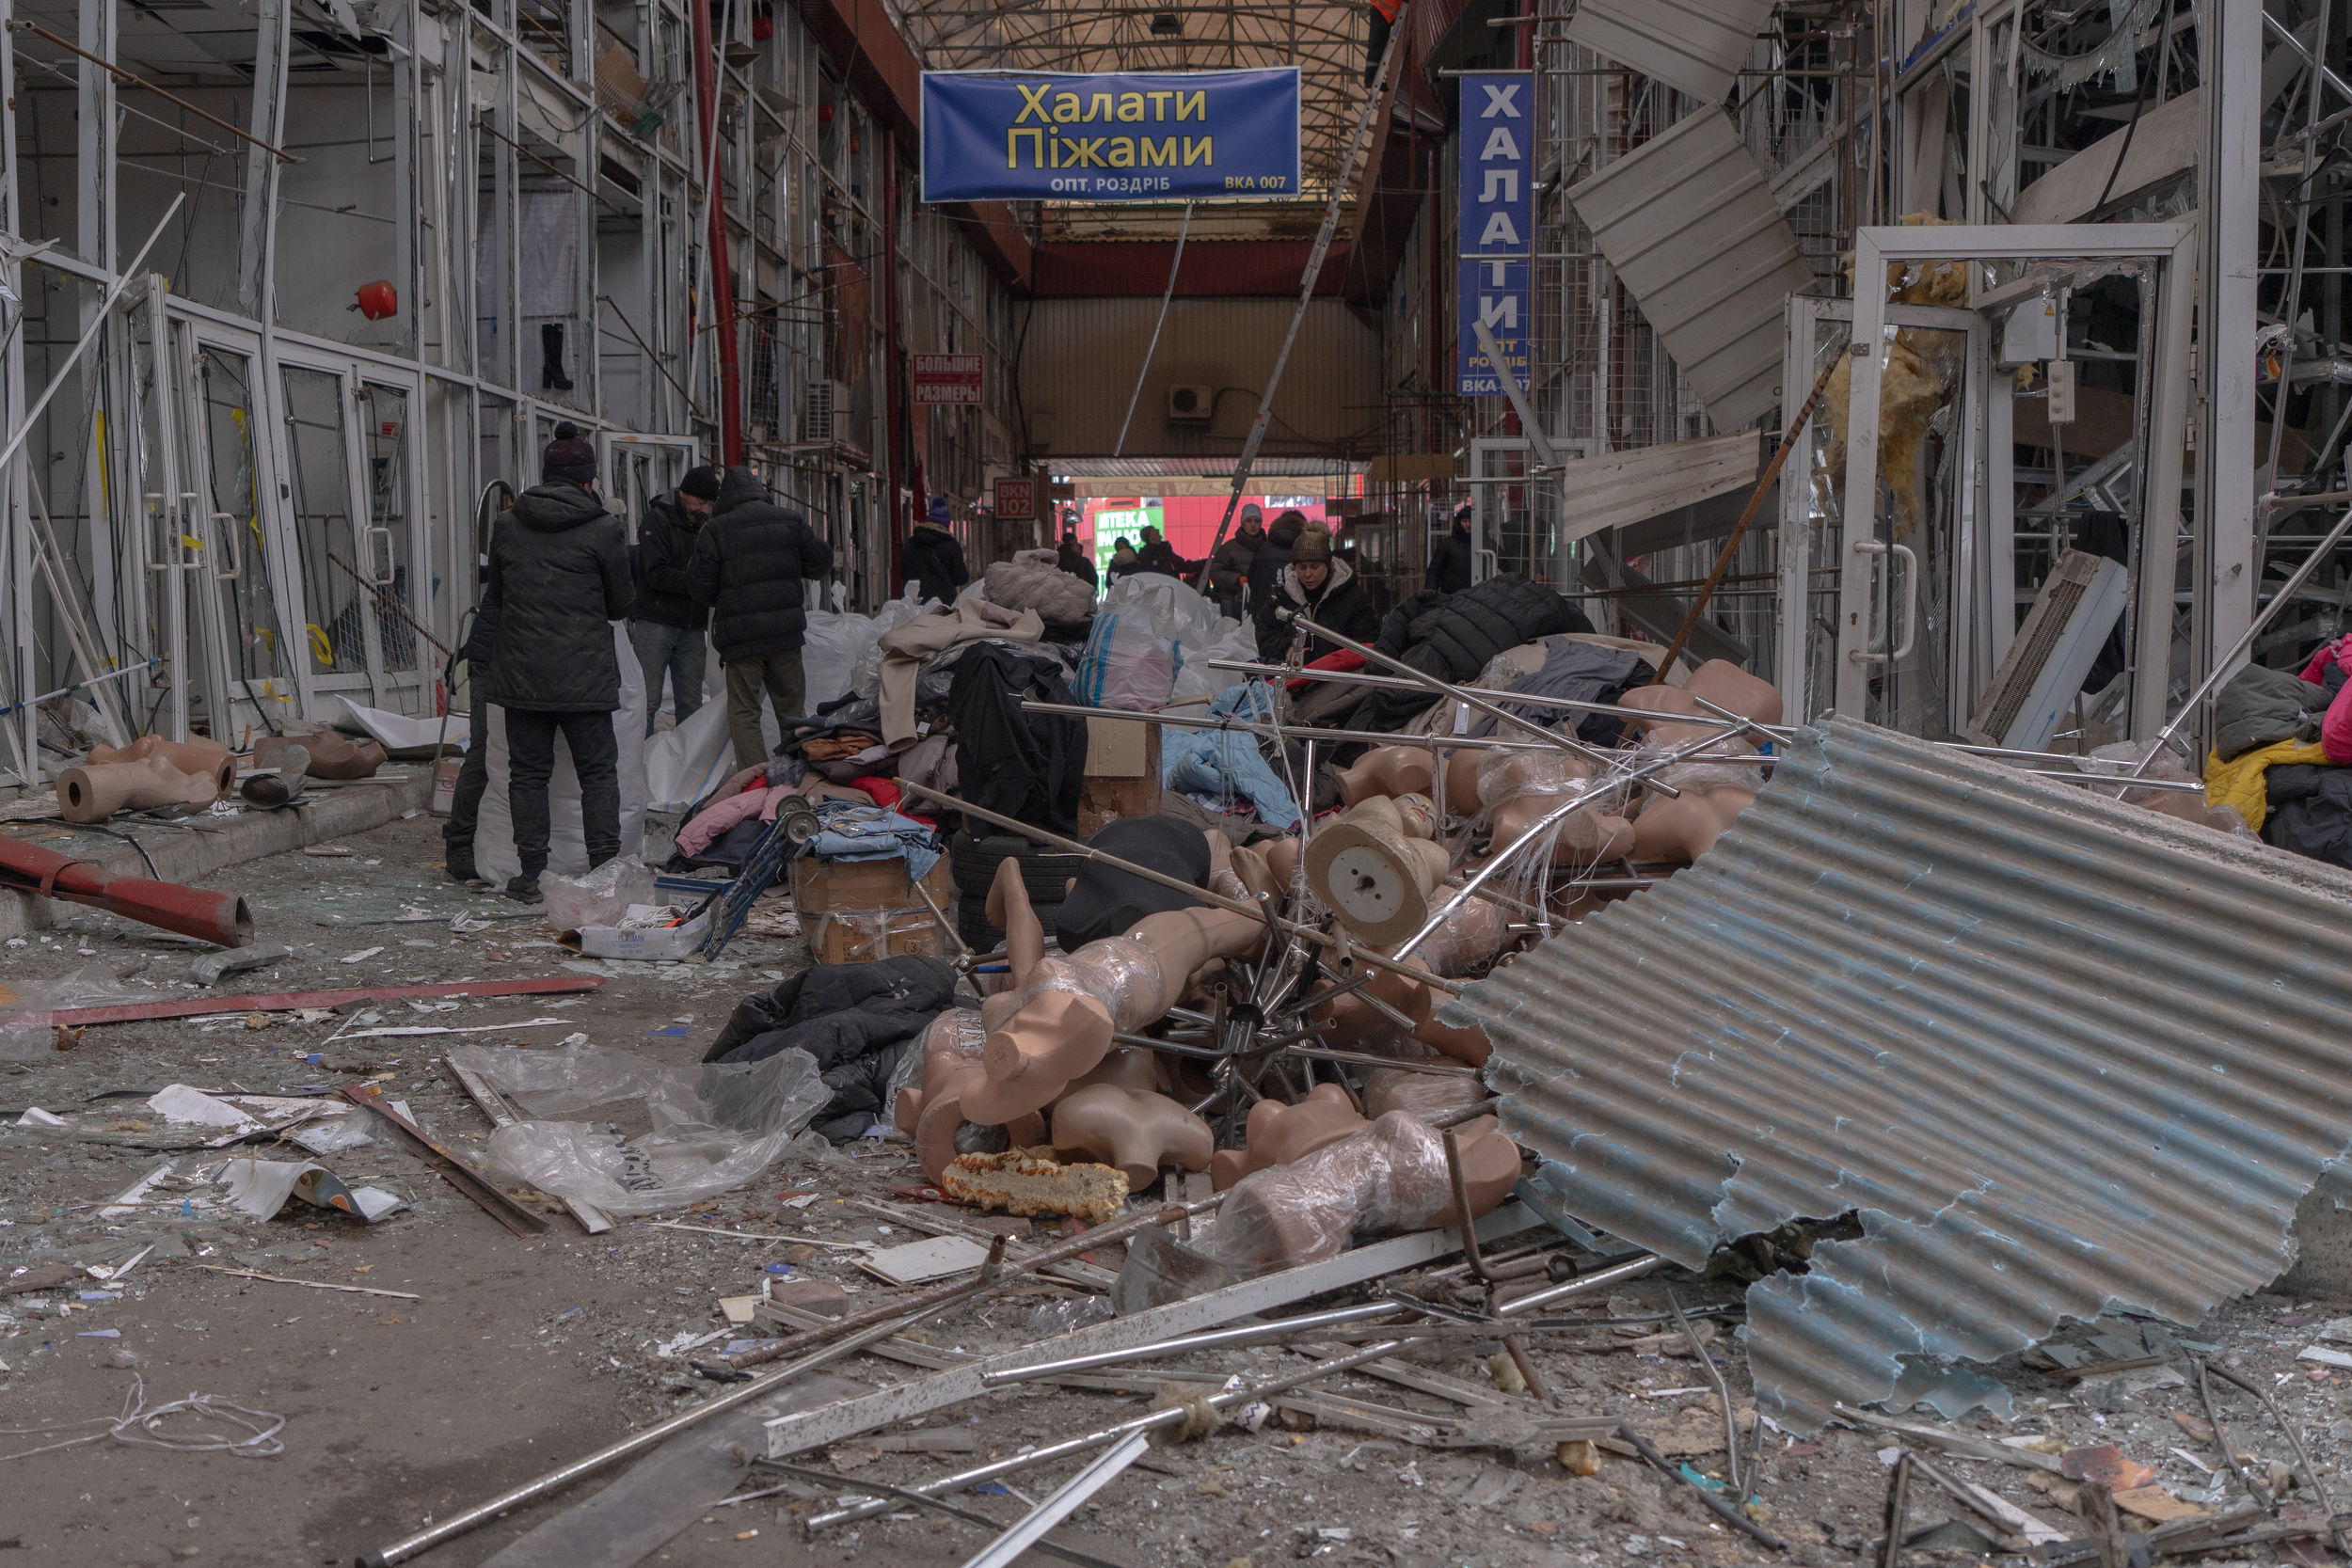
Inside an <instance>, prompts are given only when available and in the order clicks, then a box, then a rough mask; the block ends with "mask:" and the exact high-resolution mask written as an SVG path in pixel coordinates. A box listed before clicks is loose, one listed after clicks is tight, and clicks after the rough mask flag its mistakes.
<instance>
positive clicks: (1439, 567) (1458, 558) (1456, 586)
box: [1422, 501, 1474, 594]
mask: <svg viewBox="0 0 2352 1568" xmlns="http://www.w3.org/2000/svg"><path fill="white" fill-rule="evenodd" d="M1473 575H1474V568H1473V566H1472V563H1471V561H1470V502H1468V501H1464V502H1462V504H1461V505H1459V506H1457V507H1455V508H1454V527H1453V528H1452V529H1451V530H1449V531H1447V533H1446V536H1445V537H1444V538H1442V539H1440V540H1438V545H1437V548H1435V549H1433V550H1431V551H1430V552H1429V576H1428V579H1427V580H1426V581H1425V582H1424V583H1423V584H1422V586H1423V587H1426V588H1434V589H1436V590H1437V591H1438V593H1440V594H1459V593H1460V592H1461V591H1462V590H1463V589H1465V588H1468V587H1469V586H1470V578H1471V577H1472V576H1473Z"/></svg>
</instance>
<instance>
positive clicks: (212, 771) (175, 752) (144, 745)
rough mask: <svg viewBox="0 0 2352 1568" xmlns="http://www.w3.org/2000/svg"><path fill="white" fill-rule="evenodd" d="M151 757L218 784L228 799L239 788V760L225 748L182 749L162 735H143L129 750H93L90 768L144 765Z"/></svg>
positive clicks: (193, 747)
mask: <svg viewBox="0 0 2352 1568" xmlns="http://www.w3.org/2000/svg"><path fill="white" fill-rule="evenodd" d="M149 757H161V758H163V759H164V760H165V761H166V762H167V763H169V764H171V766H172V767H174V768H178V769H180V771H181V772H183V773H193V774H195V775H196V776H197V777H198V778H199V779H202V778H210V779H213V780H215V781H217V783H218V785H219V789H218V794H219V795H227V794H228V793H229V792H230V790H231V789H233V788H235V787H236V783H237V763H236V758H235V757H233V756H232V755H230V752H229V751H228V750H227V749H226V748H224V747H215V746H199V745H196V744H194V743H192V742H191V743H189V744H186V745H183V744H181V743H180V742H179V741H176V740H166V739H165V738H164V737H163V736H159V735H143V736H139V737H138V738H137V739H136V740H134V741H133V742H131V744H129V745H128V746H93V747H91V748H90V749H89V757H88V759H87V765H88V766H90V767H93V768H95V767H103V766H104V765H105V764H107V763H111V762H145V761H146V760H147V759H148V758H149Z"/></svg>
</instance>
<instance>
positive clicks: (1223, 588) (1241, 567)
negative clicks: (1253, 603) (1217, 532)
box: [1209, 501, 1265, 621]
mask: <svg viewBox="0 0 2352 1568" xmlns="http://www.w3.org/2000/svg"><path fill="white" fill-rule="evenodd" d="M1264 543H1265V514H1264V513H1263V512H1262V511H1260V510H1259V509H1258V503H1257V502H1256V501H1251V502H1250V503H1249V504H1248V506H1245V507H1243V508H1242V509H1241V521H1240V523H1239V524H1237V525H1236V526H1235V527H1234V530H1233V536H1232V538H1231V539H1228V540H1226V541H1225V543H1223V544H1222V545H1219V546H1217V547H1216V549H1215V550H1213V551H1211V552H1210V554H1209V596H1210V597H1211V598H1213V599H1215V600H1216V608H1217V609H1218V610H1222V611H1224V612H1225V613H1226V614H1228V615H1231V616H1232V618H1233V619H1234V620H1236V621H1246V620H1248V618H1249V566H1250V562H1254V561H1256V560H1257V559H1258V546H1261V545H1263V544H1264Z"/></svg>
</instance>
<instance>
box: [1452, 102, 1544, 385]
mask: <svg viewBox="0 0 2352 1568" xmlns="http://www.w3.org/2000/svg"><path fill="white" fill-rule="evenodd" d="M1460 81H1461V84H1462V119H1461V130H1460V132H1459V135H1460V137H1461V154H1462V155H1461V163H1460V181H1459V186H1458V199H1457V201H1456V202H1455V206H1456V208H1457V209H1458V210H1459V212H1460V214H1461V223H1460V234H1459V243H1458V255H1459V265H1457V266H1456V267H1455V269H1454V293H1455V296H1456V298H1457V301H1458V305H1459V315H1460V321H1459V323H1458V326H1457V330H1456V332H1455V334H1454V379H1455V382H1456V390H1457V391H1458V392H1459V393H1460V394H1461V395H1462V396H1464V397H1495V396H1500V395H1501V394H1502V389H1503V385H1502V376H1501V375H1500V374H1499V373H1498V372H1497V370H1496V367H1495V366H1494V365H1492V364H1491V363H1489V362H1488V360H1487V358H1486V350H1485V349H1484V348H1482V347H1481V346H1479V341H1478V324H1479V323H1480V322H1484V323H1486V330H1487V331H1489V332H1491V333H1492V334H1494V339H1495V346H1496V347H1497V348H1499V349H1501V350H1502V357H1503V362H1504V364H1505V365H1506V366H1507V367H1508V368H1509V369H1510V371H1511V372H1512V374H1513V375H1514V376H1515V377H1516V378H1517V379H1518V384H1519V386H1520V388H1522V389H1524V388H1526V386H1527V374H1528V366H1529V360H1530V358H1531V356H1530V354H1529V346H1530V344H1531V342H1532V341H1533V340H1534V332H1535V320H1534V312H1533V311H1532V310H1531V309H1529V307H1530V304H1531V300H1532V295H1531V294H1530V292H1529V291H1530V287H1531V285H1532V283H1533V281H1534V278H1533V277H1532V274H1533V271H1534V264H1533V263H1534V243H1535V189H1534V185H1535V135H1536V129H1535V77H1534V73H1533V72H1532V71H1478V72H1476V73H1473V74H1470V75H1465V76H1463V77H1461V78H1460Z"/></svg>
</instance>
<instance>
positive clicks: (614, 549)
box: [483, 436, 636, 900]
mask: <svg viewBox="0 0 2352 1568" xmlns="http://www.w3.org/2000/svg"><path fill="white" fill-rule="evenodd" d="M539 471H540V474H541V476H542V478H543V479H544V481H545V483H541V484H539V485H537V486H535V487H534V488H532V489H529V490H526V491H524V492H523V493H522V494H521V495H520V496H518V497H516V500H515V505H514V509H513V510H512V511H510V512H508V513H507V514H506V515H505V517H504V518H503V519H501V522H500V524H499V528H498V531H497V532H496V533H495V534H494V535H492V537H491V540H490V580H489V584H488V586H487V588H486V589H485V592H484V594H483V598H484V602H485V604H487V603H489V602H490V601H492V600H495V601H496V602H497V604H498V614H497V618H496V624H495V631H494V633H493V635H494V637H495V639H496V648H495V650H494V652H493V653H492V655H491V658H490V685H489V690H488V691H487V693H485V695H486V696H487V697H488V699H489V701H491V702H492V703H495V704H497V705H499V706H500V707H501V708H502V709H504V710H505V715H506V796H507V807H508V810H509V811H510V812H511V813H512V815H513V817H514V823H515V854H516V859H517V860H519V861H520V862H521V863H522V865H521V874H520V875H519V876H517V877H516V878H515V879H514V880H512V881H510V882H508V883H507V884H506V894H507V896H508V897H510V898H519V899H526V900H528V899H535V898H537V897H538V896H539V874H540V873H541V872H543V871H545V870H546V869H547V865H548V777H549V776H550V775H551V774H552V773H553V772H554V771H555V737H556V736H557V735H558V734H561V735H562V736H564V745H565V747H566V748H568V749H569V750H570V752H571V755H572V770H573V772H574V773H576V774H577V775H578V776H579V779H580V828H581V832H582V836H583V837H584V838H585V839H586V840H587V849H588V867H589V869H590V870H592V871H593V870H595V869H596V867H597V866H599V865H602V864H603V863H605V862H606V861H609V860H611V859H612V857H613V856H615V855H617V854H619V853H620V852H621V772H620V756H621V752H620V743H619V741H618V739H617V738H616V737H615V736H614V735H613V734H612V710H613V709H615V708H617V707H619V706H620V705H621V663H620V658H619V656H618V655H617V654H616V653H615V652H614V649H613V646H612V622H614V621H618V620H620V619H621V618H622V617H624V616H626V615H627V614H628V612H629V605H630V601H631V600H632V599H633V598H634V597H635V596H636V590H635V588H634V586H633V585H632V584H631V583H630V581H629V569H628V536H627V535H626V534H625V533H623V532H622V530H621V520H620V519H619V518H618V517H615V516H613V515H612V514H610V513H608V512H607V511H605V509H604V502H602V501H601V500H598V499H596V449H595V448H594V447H591V446H590V445H589V444H588V443H587V442H585V441H583V440H580V439H579V438H578V437H576V436H575V437H573V438H570V439H566V440H558V441H553V442H550V443H549V444H548V449H547V451H546V452H545V453H544V454H543V455H542V457H541V459H540V467H539Z"/></svg>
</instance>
